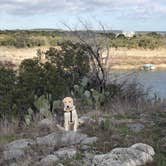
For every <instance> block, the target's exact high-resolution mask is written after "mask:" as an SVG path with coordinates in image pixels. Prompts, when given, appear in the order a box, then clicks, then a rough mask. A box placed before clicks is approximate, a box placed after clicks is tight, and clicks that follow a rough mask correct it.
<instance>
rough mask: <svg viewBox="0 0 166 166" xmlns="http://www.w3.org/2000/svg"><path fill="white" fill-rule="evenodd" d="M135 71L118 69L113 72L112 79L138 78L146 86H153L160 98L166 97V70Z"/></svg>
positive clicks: (153, 91) (153, 90) (152, 88)
mask: <svg viewBox="0 0 166 166" xmlns="http://www.w3.org/2000/svg"><path fill="white" fill-rule="evenodd" d="M132 73H133V72H131V71H130V72H124V71H123V72H122V71H116V72H114V73H113V74H111V78H112V79H116V78H117V79H119V80H124V78H126V77H127V78H128V79H129V80H131V79H136V80H137V81H138V82H140V83H141V84H142V85H144V87H145V88H151V90H152V93H156V94H157V95H158V96H159V97H160V98H162V99H166V70H165V71H160V70H159V71H158V70H155V71H140V72H136V73H134V74H132Z"/></svg>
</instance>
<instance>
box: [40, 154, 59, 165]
mask: <svg viewBox="0 0 166 166" xmlns="http://www.w3.org/2000/svg"><path fill="white" fill-rule="evenodd" d="M58 160H59V158H58V157H57V156H56V155H48V156H46V157H45V158H43V159H42V160H41V161H40V165H41V166H52V165H53V164H54V163H56V162H57V161H58Z"/></svg>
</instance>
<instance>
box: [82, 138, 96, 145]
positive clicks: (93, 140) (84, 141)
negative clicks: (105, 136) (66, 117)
mask: <svg viewBox="0 0 166 166" xmlns="http://www.w3.org/2000/svg"><path fill="white" fill-rule="evenodd" d="M96 141H97V137H90V138H85V139H84V140H83V141H82V142H81V144H83V145H91V144H93V143H95V142H96Z"/></svg>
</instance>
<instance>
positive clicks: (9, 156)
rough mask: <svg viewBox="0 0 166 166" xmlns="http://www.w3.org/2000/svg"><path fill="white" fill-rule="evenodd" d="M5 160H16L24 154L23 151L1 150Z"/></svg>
mask: <svg viewBox="0 0 166 166" xmlns="http://www.w3.org/2000/svg"><path fill="white" fill-rule="evenodd" d="M3 155H4V159H5V160H13V159H15V160H17V159H19V158H21V157H23V156H24V155H25V153H24V151H23V150H21V149H14V150H6V151H4V152H3Z"/></svg>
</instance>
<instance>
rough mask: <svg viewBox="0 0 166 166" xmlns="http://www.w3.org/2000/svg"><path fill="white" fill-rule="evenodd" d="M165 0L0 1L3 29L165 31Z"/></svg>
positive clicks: (0, 22)
mask: <svg viewBox="0 0 166 166" xmlns="http://www.w3.org/2000/svg"><path fill="white" fill-rule="evenodd" d="M165 18H166V0H0V29H33V28H57V29H61V28H66V27H65V26H64V24H67V25H69V26H70V27H72V28H73V29H82V28H83V27H82V25H81V23H80V21H79V20H83V22H86V23H87V25H88V27H89V28H93V29H100V25H99V22H101V23H102V24H103V25H104V26H105V28H106V29H120V30H126V31H136V30H149V31H166V19H165Z"/></svg>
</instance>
